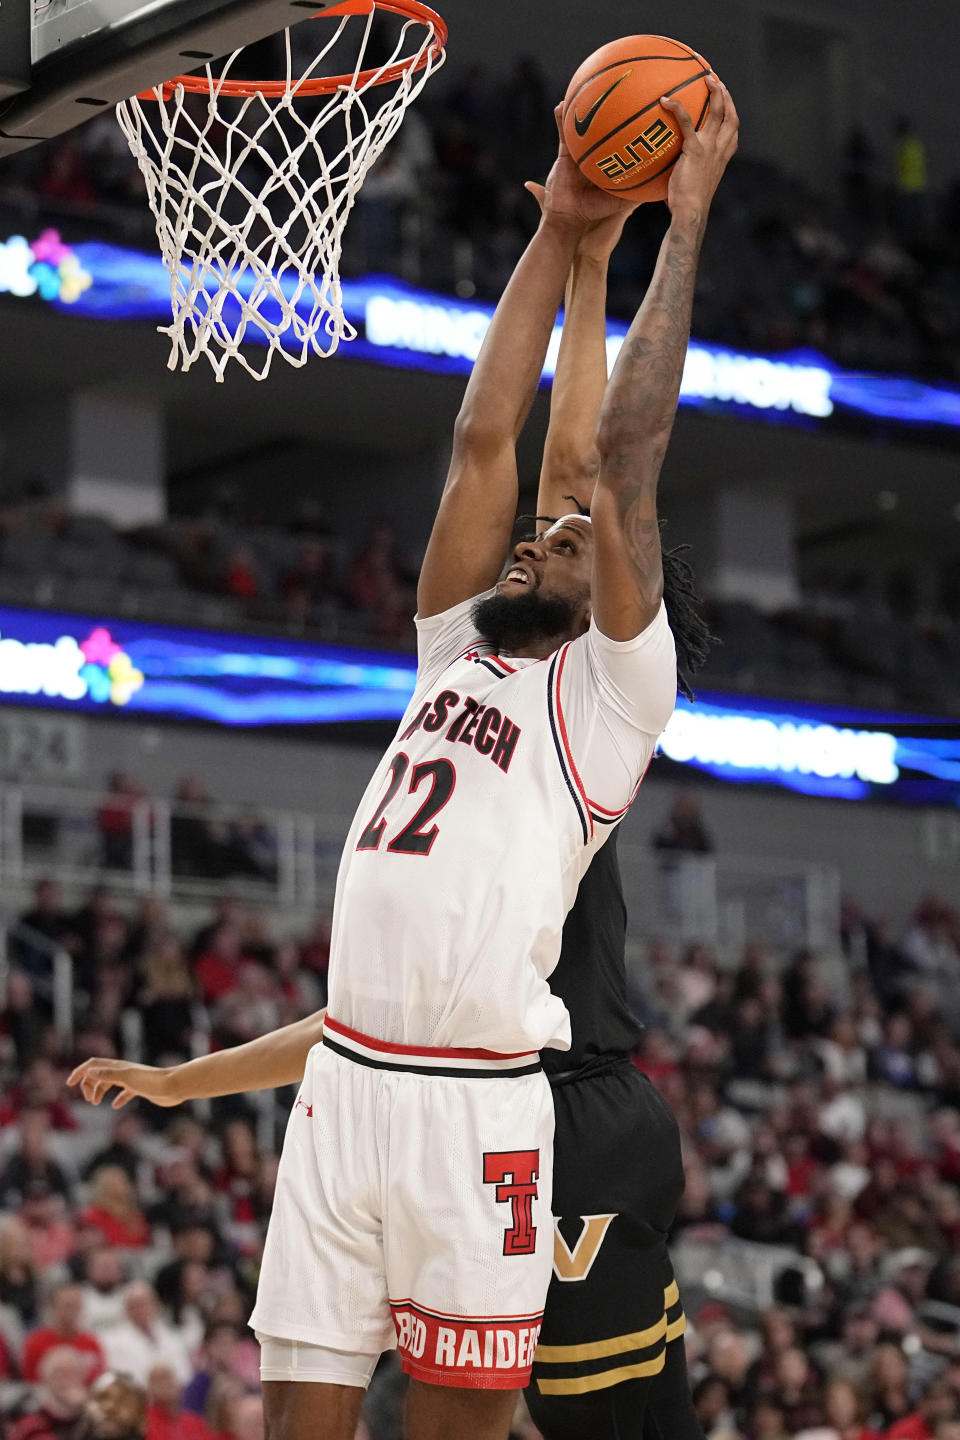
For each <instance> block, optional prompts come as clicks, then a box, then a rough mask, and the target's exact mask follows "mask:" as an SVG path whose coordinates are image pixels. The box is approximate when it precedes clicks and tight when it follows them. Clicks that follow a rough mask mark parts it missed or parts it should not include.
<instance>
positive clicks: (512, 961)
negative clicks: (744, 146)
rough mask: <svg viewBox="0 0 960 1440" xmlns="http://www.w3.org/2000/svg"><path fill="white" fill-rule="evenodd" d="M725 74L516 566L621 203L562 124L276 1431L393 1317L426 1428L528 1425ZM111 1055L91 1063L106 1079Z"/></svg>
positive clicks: (336, 1066)
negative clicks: (587, 283) (575, 278)
mask: <svg viewBox="0 0 960 1440" xmlns="http://www.w3.org/2000/svg"><path fill="white" fill-rule="evenodd" d="M712 89H713V91H714V94H713V104H712V106H711V113H710V117H709V118H708V120H707V122H706V124H705V126H704V128H703V130H702V131H701V132H700V133H699V134H695V133H694V131H693V127H692V124H691V123H690V121H689V120H688V118H687V116H686V112H685V111H683V110H682V107H680V106H678V105H672V106H671V108H672V110H673V113H674V115H675V116H676V118H677V122H678V124H679V125H680V126H681V129H682V130H683V133H684V153H683V156H682V157H681V160H680V161H679V162H678V164H677V166H676V167H675V170H674V174H673V179H672V182H671V190H670V207H671V211H672V220H671V225H670V229H669V231H668V233H667V237H666V239H665V241H664V244H663V247H662V250H661V255H660V259H659V261H658V265H657V269H656V272H655V274H654V277H653V281H652V282H651V286H650V289H649V291H648V294H647V297H646V300H645V302H644V305H643V307H642V309H641V311H640V313H639V315H638V316H637V319H636V320H635V322H634V325H633V327H632V329H631V332H630V335H629V337H628V339H627V342H626V344H625V346H624V348H623V352H622V354H621V356H620V358H619V360H618V362H617V366H616V368H615V371H614V375H613V378H612V380H611V382H610V386H609V390H608V394H607V398H606V401H605V406H604V412H603V415H602V418H601V423H600V428H599V432H598V448H599V454H600V461H601V463H600V476H599V481H598V484H597V488H596V491H595V493H594V498H593V505H592V521H591V520H590V519H586V518H584V517H583V516H581V515H579V514H571V515H569V516H567V517H565V518H564V519H562V520H560V521H559V522H557V523H556V524H554V525H552V526H551V527H550V528H549V529H548V530H547V531H546V532H545V533H543V534H541V535H539V536H538V537H537V538H536V539H535V540H533V541H530V542H527V543H524V544H522V545H520V546H518V547H517V549H516V551H515V554H514V558H513V562H512V563H511V564H510V566H509V568H508V570H507V573H506V575H505V577H504V578H503V579H502V580H501V581H500V582H499V583H494V582H495V581H496V577H497V575H498V574H499V573H500V572H501V569H502V557H503V554H504V553H505V551H506V549H507V546H508V542H509V535H510V531H511V528H512V524H513V519H514V515H515V511H516V502H517V488H518V487H517V473H516V460H515V450H514V447H515V442H516V438H517V436H518V434H519V431H520V428H521V427H522V424H523V421H524V419H525V417H526V414H527V411H528V409H529V405H530V403H531V400H532V397H533V394H534V391H535V387H536V384H537V380H538V378H539V374H540V371H541V368H542V363H543V358H544V356H545V353H546V348H547V344H548V341H549V337H550V333H551V330H552V326H553V322H554V318H555V315H556V310H557V307H558V304H559V302H560V299H561V297H562V294H563V289H564V285H565V282H566V278H567V274H568V272H569V270H570V266H571V263H572V260H573V257H574V254H575V252H576V250H577V247H578V245H579V243H580V241H581V239H582V238H583V236H584V234H585V233H586V231H587V230H589V229H590V227H591V226H596V225H600V224H604V223H608V222H609V221H610V220H611V219H612V218H613V217H615V216H616V215H617V214H618V213H621V214H622V202H619V201H612V200H611V199H610V197H607V196H604V195H603V194H601V192H599V191H597V190H595V189H594V188H593V187H592V186H590V185H589V184H588V183H587V182H586V181H585V180H583V178H582V177H581V176H580V174H579V171H577V170H576V167H575V166H574V165H573V163H572V161H571V160H570V158H569V155H568V154H567V153H566V151H565V150H564V148H563V147H562V146H561V153H560V156H559V158H558V161H557V164H556V166H555V167H554V170H553V171H552V173H551V176H550V179H549V181H548V184H547V189H546V194H545V198H544V218H543V222H542V224H541V226H540V228H539V230H538V232H537V235H536V237H535V238H534V240H533V241H532V242H531V245H530V247H529V248H528V250H527V252H526V254H525V256H524V258H523V259H522V260H521V262H520V265H519V266H518V269H517V271H516V273H515V275H514V278H513V280H512V281H511V284H510V286H509V287H508V289H507V292H506V294H505V296H504V299H503V301H502V302H501V305H500V307H498V311H497V315H496V317H495V319H494V322H493V331H492V334H491V337H490V339H489V341H488V344H487V345H486V346H485V349H484V352H483V354H481V357H480V359H479V360H478V362H477V366H476V367H475V370H474V374H473V377H472V379H471V382H470V386H469V387H468V392H467V397H466V400H465V404H464V409H463V412H462V414H461V418H460V421H459V422H458V427H457V433H456V438H455V445H454V456H453V465H452V469H451V475H450V479H449V481H448V484H447V488H446V490H445V492H444V496H443V500H442V502H441V507H440V512H439V514H438V517H437V521H436V524H435V527H434V531H433V535H432V538H431V541H430V546H429V548H428V552H427V556H426V559H425V562H424V567H423V572H422V575H421V580H420V588H419V616H418V621H417V623H418V631H419V647H420V663H419V669H418V676H417V685H416V690H415V693H414V696H413V699H412V701H411V704H410V706H409V708H408V710H407V713H406V715H405V716H404V719H403V721H402V722H401V725H400V728H399V730H398V733H397V736H396V739H395V741H394V744H393V745H392V746H391V748H390V750H389V751H388V753H387V755H386V756H385V757H384V760H383V762H382V763H381V765H380V767H379V768H378V770H377V773H376V775H375V776H374V779H373V780H372V782H371V784H370V787H369V788H368V791H367V794H366V795H365V797H364V800H363V802H362V804H361V806H360V809H359V811H358V814H357V818H356V820H355V822H354V825H353V827H352V829H351V832H350V836H349V838H348V841H347V844H346V848H345V851H344V858H343V861H342V864H341V868H340V875H339V879H338V885H337V899H336V908H335V925H334V935H333V946H332V956H331V985H330V1005H329V1013H328V1015H327V1018H326V1022H325V1025H324V1030H323V1040H322V1043H321V1044H319V1045H316V1046H314V1047H313V1048H312V1049H311V1050H310V1053H309V1055H308V1057H307V1064H306V1072H305V1074H304V1076H303V1082H302V1087H301V1091H300V1095H299V1097H298V1100H297V1103H296V1105H295V1107H294V1111H293V1113H292V1115H291V1118H290V1123H289V1126H288V1130H287V1135H286V1139H285V1142H284V1150H283V1156H282V1159H281V1165H280V1174H279V1178H278V1183H277V1192H276V1201H275V1206H274V1211H273V1214H272V1216H271V1222H270V1229H269V1233H268V1237H267V1247H266V1252H265V1255H264V1263H263V1270H262V1274H261V1283H260V1290H259V1294H258V1299H257V1306H256V1310H255V1312H254V1316H253V1318H252V1321H251V1323H252V1324H254V1325H255V1327H256V1329H257V1331H258V1333H259V1335H260V1337H261V1342H262V1347H263V1378H264V1382H265V1383H264V1400H265V1408H266V1415H267V1423H268V1432H269V1434H270V1436H271V1440H351V1437H352V1435H353V1431H354V1427H355V1423H356V1418H357V1414H358V1411H359V1404H360V1398H361V1390H362V1387H363V1386H364V1385H365V1384H366V1383H367V1381H368V1379H369V1376H370V1373H371V1372H372V1369H373V1366H374V1364H375V1362H376V1358H377V1356H378V1355H379V1354H380V1352H381V1351H382V1350H384V1349H386V1348H389V1347H391V1346H392V1345H397V1346H398V1347H399V1349H400V1353H401V1356H402V1359H403V1364H404V1368H405V1369H406V1370H407V1371H408V1373H409V1374H410V1375H411V1377H412V1381H411V1386H410V1397H409V1407H408V1421H407V1423H408V1428H407V1434H408V1440H504V1437H506V1435H507V1431H508V1428H509V1420H510V1415H511V1413H512V1409H513V1402H514V1392H515V1391H516V1390H518V1389H519V1388H521V1387H522V1386H523V1385H524V1384H525V1383H526V1381H527V1379H528V1377H529V1372H530V1367H531V1363H532V1359H533V1352H534V1348H535V1345H536V1339H537V1334H538V1329H539V1322H540V1318H541V1315H542V1311H543V1304H544V1298H545V1295H546V1290H547V1284H548V1279H549V1274H550V1267H551V1260H552V1254H553V1232H552V1225H551V1217H550V1176H551V1142H552V1126H553V1114H552V1105H551V1101H550V1095H549V1089H548V1087H547V1085H546V1082H545V1081H544V1078H543V1075H542V1073H541V1071H540V1065H539V1059H538V1056H537V1051H538V1049H540V1048H541V1047H550V1046H555V1047H558V1048H560V1049H563V1048H565V1047H567V1046H568V1045H569V1039H570V1032H569V1020H568V1017H567V1014H566V1011H565V1009H564V1007H563V1006H562V1005H561V1004H560V1003H559V1002H558V1001H557V1000H556V999H555V998H554V997H553V996H552V995H551V993H550V990H549V987H548V985H547V983H546V980H547V976H548V975H549V973H550V970H551V969H552V967H553V965H554V964H555V963H556V959H557V956H558V953H559V945H560V934H561V929H562V925H563V920H564V916H565V914H566V912H567V909H568V908H569V906H570V904H571V903H572V900H573V898H574V895H575V894H576V890H577V886H578V884H579V881H580V878H581V877H582V875H583V873H584V871H585V869H586V868H587V865H588V864H589V861H590V858H591V856H592V855H593V853H594V852H595V851H596V849H597V847H598V846H599V845H600V844H602V841H603V838H605V836H606V835H608V834H609V833H610V830H611V827H612V826H614V825H615V824H616V823H617V822H618V821H619V819H621V818H622V816H623V814H625V813H626V810H627V809H628V808H629V805H630V803H631V800H632V799H633V796H634V795H635V793H636V790H637V787H638V786H639V783H640V781H641V780H642V778H643V774H644V772H645V770H646V766H647V764H648V762H649V760H650V757H651V755H652V753H653V749H654V747H655V744H656V739H657V736H658V735H659V733H660V731H661V730H662V728H663V726H664V725H665V724H666V722H667V719H668V718H669V715H670V713H671V711H672V708H673V704H674V700H675V695H676V679H677V677H676V661H675V653H674V645H673V639H672V636H671V634H670V630H669V627H668V624H667V621H666V616H665V613H664V609H663V604H662V570H661V556H660V542H659V528H658V522H657V515H656V498H655V497H656V483H657V478H658V475H659V470H660V466H661V463H662V460H663V456H664V453H665V449H666V445H667V441H668V438H669V434H670V430H671V428H672V424H673V415H674V412H675V408H676V401H677V395H678V392H679V384H680V376H681V372H682V366H683V359H684V354H685V349H686V341H687V338H688V333H689V323H690V309H691V304H692V295H693V282H694V276H695V273H696V266H697V259H698V255H699V249H700V243H701V240H702V236H703V231H704V227H705V224H706V218H707V213H708V210H709V206H710V202H711V199H712V196H713V193H714V191H715V189H716V186H717V184H718V183H719V180H720V177H721V175H722V173H723V170H724V169H725V167H726V164H727V162H728V160H729V158H730V156H731V155H732V153H733V151H734V149H735V147H736V115H735V111H734V110H733V107H732V104H731V103H730V102H729V100H728V97H727V96H726V92H725V91H724V90H723V89H722V87H720V86H719V85H717V84H715V83H714V84H713V85H712ZM667 103H668V104H669V102H667ZM505 335H509V336H510V337H511V338H512V340H513V350H512V352H511V353H512V355H513V361H512V363H509V364H508V363H505V362H504V337H505ZM492 355H495V356H496V357H497V363H496V364H495V365H494V364H492V363H491V360H490V357H491V356H492ZM294 1028H295V1027H294ZM291 1056H292V1049H291ZM108 1073H109V1072H107V1071H104V1070H103V1068H102V1067H101V1069H100V1071H94V1072H87V1073H86V1074H85V1075H83V1076H82V1077H77V1078H79V1079H81V1083H84V1085H85V1093H88V1091H89V1090H90V1088H91V1087H92V1094H91V1098H97V1097H98V1095H99V1094H100V1093H102V1091H101V1087H102V1086H103V1085H104V1084H106V1085H109V1081H108V1080H105V1079H103V1078H102V1077H103V1076H104V1075H105V1074H108ZM291 1073H293V1060H292V1058H291ZM274 1074H275V1072H274ZM274 1083H276V1080H274ZM218 1093H219V1092H218ZM122 1098H123V1097H122V1096H121V1100H122ZM304 1382H312V1383H304Z"/></svg>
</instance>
